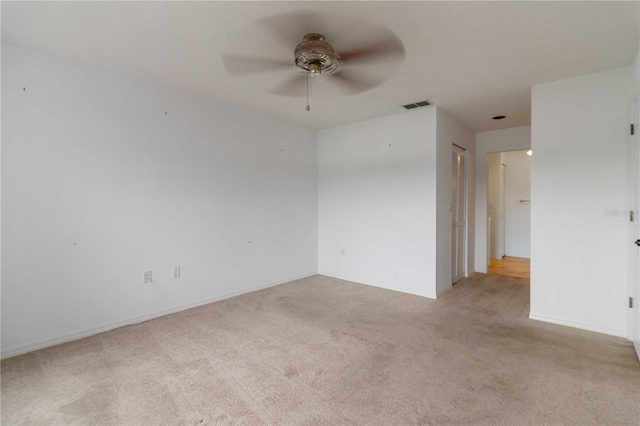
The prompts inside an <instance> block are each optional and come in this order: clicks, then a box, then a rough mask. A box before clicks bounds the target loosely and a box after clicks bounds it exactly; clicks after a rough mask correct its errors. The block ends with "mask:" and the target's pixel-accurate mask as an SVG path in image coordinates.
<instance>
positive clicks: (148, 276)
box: [144, 271, 153, 284]
mask: <svg viewBox="0 0 640 426" xmlns="http://www.w3.org/2000/svg"><path fill="white" fill-rule="evenodd" d="M151 282H153V279H152V278H151V271H147V272H145V273H144V283H145V284H151Z"/></svg>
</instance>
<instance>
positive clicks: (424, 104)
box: [402, 100, 433, 109]
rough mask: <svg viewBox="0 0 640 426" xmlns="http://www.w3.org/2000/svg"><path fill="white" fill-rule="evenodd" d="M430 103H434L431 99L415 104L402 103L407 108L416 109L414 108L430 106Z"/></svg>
mask: <svg viewBox="0 0 640 426" xmlns="http://www.w3.org/2000/svg"><path fill="white" fill-rule="evenodd" d="M429 105H433V104H432V103H431V101H427V100H424V101H420V102H416V103H414V104H407V105H402V106H403V107H404V108H405V109H414V108H420V107H426V106H429Z"/></svg>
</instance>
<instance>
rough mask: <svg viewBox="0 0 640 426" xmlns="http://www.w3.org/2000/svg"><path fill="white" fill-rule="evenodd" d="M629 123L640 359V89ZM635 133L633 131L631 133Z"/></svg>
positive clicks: (634, 314) (634, 331)
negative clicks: (630, 125) (632, 129)
mask: <svg viewBox="0 0 640 426" xmlns="http://www.w3.org/2000/svg"><path fill="white" fill-rule="evenodd" d="M629 123H630V124H632V125H634V134H633V135H631V134H630V135H629V210H630V211H633V221H629V233H628V234H627V235H628V238H629V243H630V244H629V247H630V249H629V252H630V255H629V297H632V298H633V308H632V309H629V312H628V319H627V320H628V336H627V338H628V339H629V340H631V341H632V342H633V345H634V347H635V349H636V355H637V356H638V359H640V253H639V251H640V248H639V247H637V246H636V245H635V244H633V242H634V241H635V240H636V239H638V238H640V218H639V217H638V215H639V214H640V212H639V211H638V210H639V208H640V134H639V133H640V90H636V92H635V94H634V95H633V96H631V101H630V103H629ZM629 133H631V132H629Z"/></svg>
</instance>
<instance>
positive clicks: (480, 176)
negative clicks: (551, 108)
mask: <svg viewBox="0 0 640 426" xmlns="http://www.w3.org/2000/svg"><path fill="white" fill-rule="evenodd" d="M530 147H531V127H529V126H523V127H512V128H510V129H503V130H494V131H491V132H481V133H476V209H475V214H476V241H475V243H476V250H475V264H476V272H483V273H486V272H487V262H488V260H489V258H488V253H487V154H488V153H490V152H502V151H514V150H521V149H529V148H530ZM533 155H534V156H535V152H534V154H533Z"/></svg>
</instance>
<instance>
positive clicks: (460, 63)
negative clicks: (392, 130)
mask: <svg viewBox="0 0 640 426" xmlns="http://www.w3.org/2000/svg"><path fill="white" fill-rule="evenodd" d="M638 6H639V3H638V2H635V1H634V2H614V1H603V2H6V1H3V2H2V5H1V7H2V41H3V42H8V43H13V44H16V45H20V46H25V47H31V48H35V49H38V50H41V51H44V52H46V53H49V54H52V55H57V56H62V57H66V58H69V59H72V60H76V61H79V62H83V63H86V64H90V65H93V66H96V67H100V68H103V69H107V70H111V71H115V72H119V73H122V74H126V75H130V76H134V77H137V78H140V79H144V80H148V81H152V82H156V83H160V84H163V85H167V86H171V87H174V88H178V89H180V90H184V91H188V92H191V93H196V94H199V95H201V96H206V97H210V98H213V99H217V100H220V101H223V102H227V103H231V104H235V105H241V106H245V107H247V108H251V109H254V110H258V111H263V112H265V113H268V114H271V115H275V116H278V117H282V118H285V119H287V120H290V121H294V122H298V123H302V124H305V125H309V126H312V127H316V128H322V127H329V126H335V125H340V124H345V123H349V122H353V121H357V120H362V119H367V118H374V117H380V116H384V115H389V114H394V113H399V112H402V111H404V110H403V109H402V107H401V105H403V104H407V103H411V102H415V101H420V100H423V99H429V100H431V101H432V102H433V103H434V104H435V105H437V106H439V107H441V108H442V109H444V110H446V111H448V112H449V113H451V114H452V115H453V116H455V117H457V118H458V119H459V120H460V121H461V122H463V123H464V124H465V125H467V127H469V129H471V130H474V131H486V130H494V129H500V128H506V127H515V126H522V125H527V124H530V88H531V86H532V85H535V84H539V83H545V82H550V81H555V80H560V79H563V78H568V77H573V76H577V75H583V74H588V73H592V72H597V71H603V70H607V69H611V68H615V67H621V66H627V65H631V63H632V62H633V58H634V55H635V53H636V52H637V49H638V39H639V31H640V29H639V21H640V19H639V13H640V12H639V7H638ZM296 10H300V11H302V10H304V11H318V12H323V13H324V14H325V15H324V16H325V17H326V14H329V15H332V16H335V17H336V20H335V22H329V23H327V21H326V19H323V20H320V21H318V22H313V20H308V21H306V22H303V23H300V22H297V23H295V25H293V24H292V25H286V24H280V25H281V27H280V28H272V29H264V33H262V31H263V29H262V28H258V27H257V26H256V22H260V20H264V19H265V17H269V16H272V15H276V14H282V13H284V12H291V11H296ZM358 21H360V22H362V21H365V22H368V23H371V24H372V25H381V26H384V27H386V28H388V29H390V30H391V31H393V32H394V33H395V34H396V35H397V36H398V37H399V38H400V40H401V41H402V43H404V47H405V50H406V52H405V54H406V56H405V58H404V62H402V64H401V65H400V67H399V69H398V70H397V72H394V73H393V74H392V75H391V76H390V77H389V78H388V79H387V80H386V81H385V82H384V83H383V84H382V85H380V86H378V87H376V88H374V89H372V90H369V91H366V92H363V93H360V94H357V95H352V96H337V95H335V94H333V93H331V92H329V95H327V92H326V91H324V90H322V87H321V86H320V87H318V84H316V86H315V87H314V85H313V83H314V82H313V81H312V85H311V105H312V111H311V112H305V111H304V104H305V102H304V99H301V98H287V97H280V96H276V95H272V94H269V93H267V92H266V91H265V88H266V87H267V86H269V85H275V84H276V83H278V82H279V81H281V79H282V77H283V75H281V74H278V73H275V74H274V73H268V74H265V75H264V76H260V77H252V76H250V77H243V78H239V77H234V76H231V75H229V74H228V73H227V71H226V70H225V68H224V66H223V61H222V55H223V54H224V53H228V52H235V53H246V54H256V55H261V54H263V53H264V54H267V55H279V56H282V55H284V56H287V55H290V54H291V53H290V52H289V49H287V48H285V47H283V45H282V42H283V39H282V37H280V36H279V34H281V33H284V34H289V32H290V31H291V26H294V27H296V28H299V29H300V30H304V31H303V34H300V36H299V37H300V38H301V37H302V35H304V32H324V33H325V35H326V36H327V38H328V39H329V41H330V42H331V43H333V45H334V47H335V48H336V50H337V51H338V53H339V52H340V48H341V46H342V47H343V48H344V46H348V45H349V43H352V42H353V40H354V39H355V38H357V37H358V34H359V31H358V30H359V29H361V27H362V26H361V25H358V24H357V22H358ZM350 22H352V23H350ZM318 26H324V28H317V27H318ZM327 27H330V28H327ZM253 34H263V35H262V36H256V37H254V36H253ZM290 50H291V51H292V50H293V45H292V46H291V48H290ZM279 72H280V71H279ZM314 90H316V92H315V94H314ZM499 114H504V115H506V116H507V119H505V120H502V121H493V120H491V117H492V116H494V115H499Z"/></svg>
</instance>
